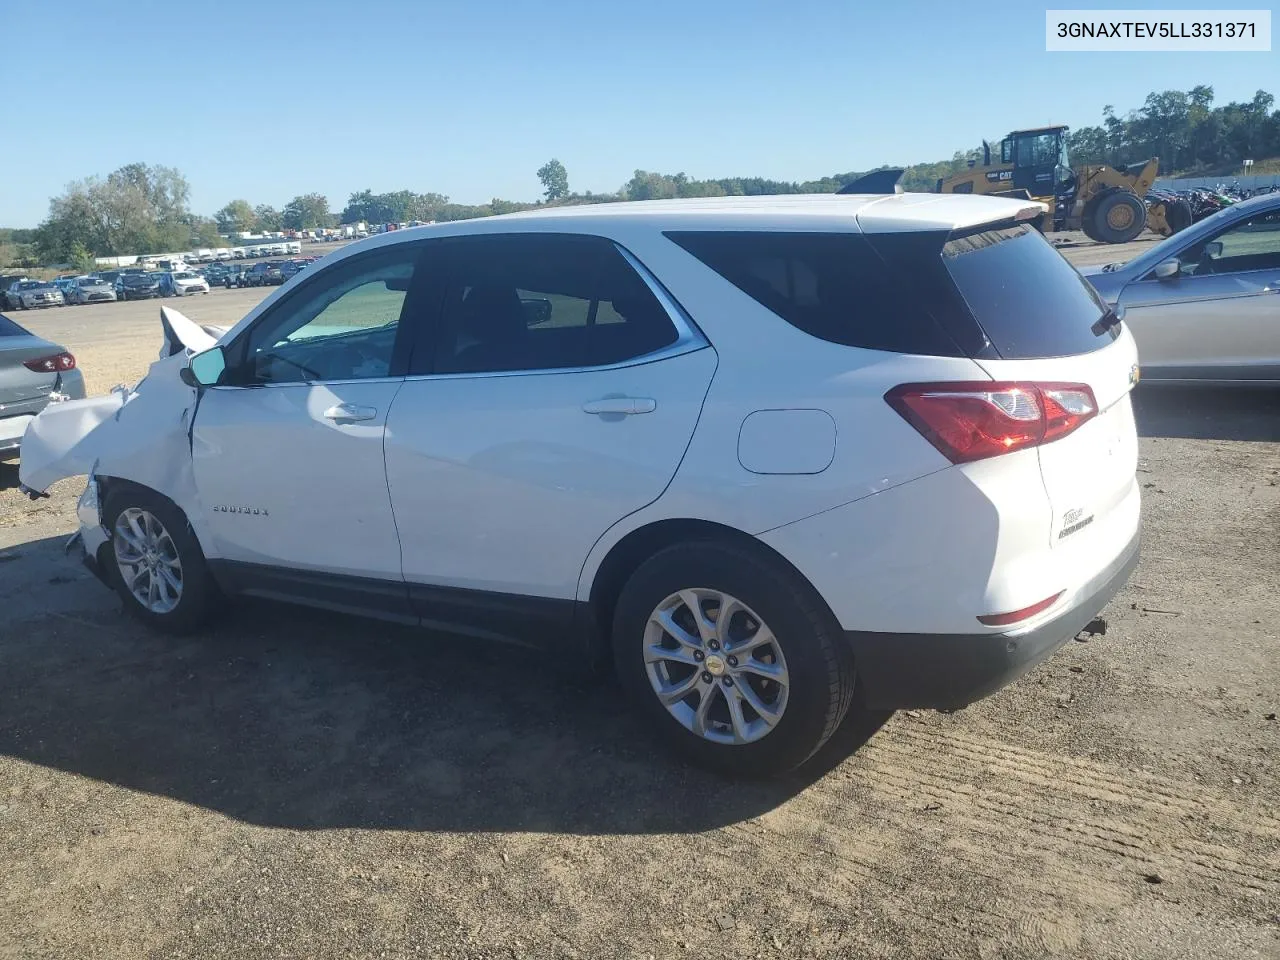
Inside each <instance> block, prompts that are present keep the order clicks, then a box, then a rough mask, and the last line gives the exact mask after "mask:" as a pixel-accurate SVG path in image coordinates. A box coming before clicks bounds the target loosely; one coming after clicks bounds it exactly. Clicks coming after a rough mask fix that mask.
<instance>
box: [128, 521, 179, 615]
mask: <svg viewBox="0 0 1280 960" xmlns="http://www.w3.org/2000/svg"><path fill="white" fill-rule="evenodd" d="M112 541H113V544H114V547H115V556H116V566H117V567H119V569H120V576H121V578H122V579H123V581H124V585H125V587H126V588H127V589H128V591H129V593H131V594H132V595H133V598H134V599H135V600H137V601H138V603H140V604H141V605H142V606H143V607H144V608H145V609H146V610H149V611H150V612H151V613H161V614H163V613H170V612H171V611H172V610H173V609H174V608H175V607H177V605H178V603H179V601H181V599H182V561H181V560H180V559H179V557H178V548H177V546H176V545H175V544H174V542H173V538H172V537H171V536H170V535H169V531H168V530H166V529H165V527H164V524H163V523H161V522H160V519H159V518H158V517H157V516H156V515H155V514H153V513H151V512H149V511H147V510H143V509H141V508H140V507H129V508H128V509H126V510H123V511H121V513H120V516H119V517H117V518H116V522H115V535H114V537H113V538H112Z"/></svg>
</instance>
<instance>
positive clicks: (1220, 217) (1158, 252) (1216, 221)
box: [1121, 194, 1280, 274]
mask: <svg viewBox="0 0 1280 960" xmlns="http://www.w3.org/2000/svg"><path fill="white" fill-rule="evenodd" d="M1268 209H1274V210H1280V198H1277V196H1276V195H1274V194H1266V195H1264V196H1261V197H1254V198H1253V199H1251V200H1242V201H1240V202H1239V203H1233V204H1231V205H1230V206H1228V207H1223V208H1222V209H1221V210H1219V211H1218V212H1217V213H1214V214H1211V215H1210V216H1207V217H1205V218H1204V219H1203V220H1201V221H1200V222H1199V223H1196V224H1193V225H1192V226H1190V227H1188V228H1187V229H1186V230H1183V231H1182V232H1181V233H1175V234H1174V235H1173V236H1172V237H1166V238H1165V239H1164V240H1161V241H1160V242H1159V243H1157V244H1156V245H1155V246H1154V247H1152V248H1151V249H1150V250H1148V251H1147V252H1146V253H1144V254H1142V256H1139V257H1134V258H1133V259H1132V260H1130V261H1129V262H1128V263H1126V264H1121V266H1123V267H1124V268H1125V269H1126V270H1129V269H1133V270H1135V271H1137V273H1139V274H1143V273H1146V272H1147V271H1148V270H1151V269H1153V268H1154V267H1155V265H1156V264H1157V263H1161V262H1163V261H1165V260H1169V259H1171V258H1173V257H1175V256H1177V255H1178V252H1179V251H1181V250H1182V249H1183V248H1184V247H1186V246H1188V245H1189V244H1194V243H1198V242H1200V241H1201V240H1204V239H1205V237H1208V236H1211V235H1212V234H1214V233H1217V232H1218V231H1219V230H1221V229H1223V228H1224V227H1226V225H1227V224H1228V223H1230V222H1231V221H1233V220H1236V219H1240V220H1243V219H1246V218H1247V217H1248V216H1250V215H1253V216H1257V215H1258V214H1263V213H1266V212H1267V211H1268Z"/></svg>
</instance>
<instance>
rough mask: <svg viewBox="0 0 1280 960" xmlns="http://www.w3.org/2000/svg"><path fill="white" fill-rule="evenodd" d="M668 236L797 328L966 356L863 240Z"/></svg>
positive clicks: (851, 236) (836, 338)
mask: <svg viewBox="0 0 1280 960" xmlns="http://www.w3.org/2000/svg"><path fill="white" fill-rule="evenodd" d="M667 237H668V238H669V239H671V240H673V241H675V242H676V243H678V244H679V245H680V246H682V247H684V249H685V250H687V251H689V252H690V253H691V254H693V255H694V256H695V257H697V258H698V259H699V260H701V261H702V262H703V263H705V264H706V265H707V266H708V267H710V268H711V269H712V270H714V271H715V272H716V273H718V274H720V276H722V277H724V278H725V279H726V280H728V281H729V282H730V283H732V284H733V285H734V286H735V287H737V288H738V289H740V290H741V291H743V293H746V294H747V295H749V296H750V297H752V298H753V299H755V300H757V301H759V302H760V303H761V304H763V305H764V306H766V307H768V308H769V309H770V310H772V311H773V312H774V313H776V314H777V315H778V316H780V317H781V318H782V319H783V320H786V321H787V322H788V323H789V324H791V325H792V326H793V327H797V328H799V329H801V330H803V331H804V332H805V333H808V334H810V335H812V336H815V337H819V338H821V339H823V340H829V341H831V342H832V343H841V344H845V345H846V346H851V347H863V348H865V349H868V350H891V351H893V352H895V353H916V354H928V355H932V356H959V355H961V350H960V348H959V346H958V345H957V344H956V342H955V341H954V339H953V338H951V337H950V336H948V334H947V332H946V331H945V330H944V329H943V328H942V327H941V326H939V324H938V323H937V321H936V320H935V319H934V318H933V317H932V316H931V315H930V314H929V313H928V312H927V311H926V310H924V309H923V308H922V307H921V305H920V304H919V303H918V301H917V300H916V298H914V297H912V296H910V295H909V294H910V291H909V288H908V286H907V285H906V284H905V283H904V282H903V281H902V280H900V279H899V278H898V277H897V276H896V274H895V271H893V270H891V269H890V268H889V266H888V265H887V264H886V263H885V261H884V260H883V259H882V258H881V257H880V255H879V254H878V253H877V252H876V250H875V249H874V248H873V247H872V246H871V244H870V243H869V242H868V240H867V238H866V237H865V236H864V235H862V234H858V233H783V232H777V231H769V232H758V233H757V232H748V231H743V232H738V231H733V232H714V233H713V232H671V233H668V234H667Z"/></svg>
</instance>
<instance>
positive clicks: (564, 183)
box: [538, 158, 569, 200]
mask: <svg viewBox="0 0 1280 960" xmlns="http://www.w3.org/2000/svg"><path fill="white" fill-rule="evenodd" d="M538 179H539V180H541V181H542V192H543V195H544V196H545V197H546V198H547V199H548V200H563V199H564V198H565V197H567V196H568V195H569V171H568V170H566V169H565V168H564V164H563V163H561V162H560V161H559V160H556V159H554V158H552V159H551V160H548V161H547V162H546V163H544V164H543V165H542V166H541V167H539V168H538Z"/></svg>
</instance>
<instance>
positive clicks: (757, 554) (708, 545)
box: [612, 541, 854, 778]
mask: <svg viewBox="0 0 1280 960" xmlns="http://www.w3.org/2000/svg"><path fill="white" fill-rule="evenodd" d="M689 588H699V589H707V590H716V591H722V592H724V593H727V594H729V595H731V596H732V597H735V598H737V599H738V600H740V601H741V602H742V603H744V604H746V605H747V606H748V607H750V608H751V611H752V612H753V613H754V614H756V615H757V616H758V617H759V618H760V619H761V620H762V621H763V622H764V623H765V624H767V625H768V627H769V629H770V630H771V631H772V633H773V635H774V637H775V638H776V640H777V643H778V648H779V649H780V651H781V654H782V657H783V658H784V659H785V662H786V668H787V673H788V675H789V687H788V695H787V701H786V705H785V708H784V710H783V711H782V715H781V717H780V718H779V719H778V721H777V723H776V725H775V726H773V728H772V729H770V730H769V731H768V732H767V733H765V734H764V735H763V736H762V737H760V738H759V739H757V740H754V741H753V742H749V743H742V744H723V743H714V742H711V741H710V740H708V739H704V738H703V737H701V736H699V735H697V734H695V733H693V732H692V730H690V729H689V728H687V727H685V726H684V725H683V724H682V723H681V722H680V721H679V720H677V719H676V718H675V717H674V716H673V715H672V714H671V713H670V712H668V709H667V707H665V706H664V705H663V704H662V702H661V701H660V700H659V699H658V696H657V694H656V693H655V691H654V688H653V686H652V685H651V683H650V680H649V675H648V673H647V670H646V667H645V662H644V646H645V639H644V637H645V628H646V625H647V623H648V621H649V617H650V615H651V614H652V613H653V611H654V610H655V609H656V608H657V607H658V605H659V604H661V603H662V602H663V601H664V600H665V599H666V598H668V597H670V596H672V595H673V594H675V593H677V592H678V591H681V590H685V589H689ZM612 640H613V652H614V663H615V667H616V669H617V671H618V676H619V678H620V679H621V681H622V683H623V685H624V686H625V687H626V689H627V691H628V693H629V694H630V695H631V697H632V699H633V700H634V701H635V702H636V704H637V706H638V707H639V709H640V711H641V712H642V713H643V714H644V715H645V716H647V717H648V718H649V719H650V721H651V724H652V727H653V729H654V730H655V732H657V733H658V735H659V736H661V737H662V738H663V739H664V740H665V741H667V743H668V744H669V745H670V746H672V747H673V748H674V749H676V750H677V751H679V752H680V753H682V754H684V755H685V756H686V757H688V758H689V759H691V760H693V761H694V762H695V763H697V764H699V765H702V766H705V767H710V768H712V769H714V770H717V771H719V772H721V773H724V774H728V775H730V776H734V777H752V778H755V777H771V776H777V775H779V774H782V773H785V772H787V771H789V770H792V769H794V768H795V767H798V766H799V765H800V764H802V763H804V762H805V761H806V760H808V759H809V758H810V757H811V756H813V754H814V753H815V752H817V750H818V749H819V748H820V747H821V746H822V745H823V744H824V743H826V741H827V740H828V739H829V738H830V737H831V735H832V734H833V733H835V731H836V728H837V727H839V725H840V722H841V721H842V720H843V719H844V717H845V714H846V713H848V710H849V704H850V702H851V700H852V698H853V690H854V668H853V657H852V655H851V653H850V651H849V648H848V646H847V645H846V644H845V643H844V638H843V636H842V635H841V632H840V627H839V624H838V623H836V621H835V618H834V617H833V616H832V614H831V612H830V611H829V610H828V609H827V607H826V605H825V604H824V603H823V602H822V600H821V598H820V597H819V596H818V595H817V593H816V592H815V591H814V590H813V588H812V587H811V586H810V585H809V584H808V583H806V582H805V581H804V580H803V579H801V578H800V577H799V575H798V574H796V572H795V571H794V570H792V569H790V568H789V567H787V566H786V565H785V564H784V563H782V562H781V561H779V560H777V559H775V558H773V557H770V556H769V555H767V554H765V553H763V552H762V551H758V550H753V549H750V548H748V547H744V546H740V545H737V544H731V543H722V542H716V541H703V542H694V543H687V544H677V545H675V546H672V547H668V548H666V549H664V550H661V551H659V552H658V553H657V554H655V555H654V556H652V557H650V558H649V559H648V560H646V561H645V562H644V563H643V564H641V565H640V567H639V568H638V569H637V570H636V571H635V572H634V573H633V574H632V575H631V578H630V579H629V580H628V581H627V583H626V585H625V586H624V587H623V590H622V594H621V596H620V597H619V598H618V603H617V606H616V608H615V611H614V618H613V636H612ZM703 676H704V678H705V677H706V676H709V674H705V673H704V674H703ZM698 695H699V702H701V696H703V695H705V694H704V693H703V692H702V690H701V688H699V690H698ZM692 696H693V692H691V693H690V697H692Z"/></svg>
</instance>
